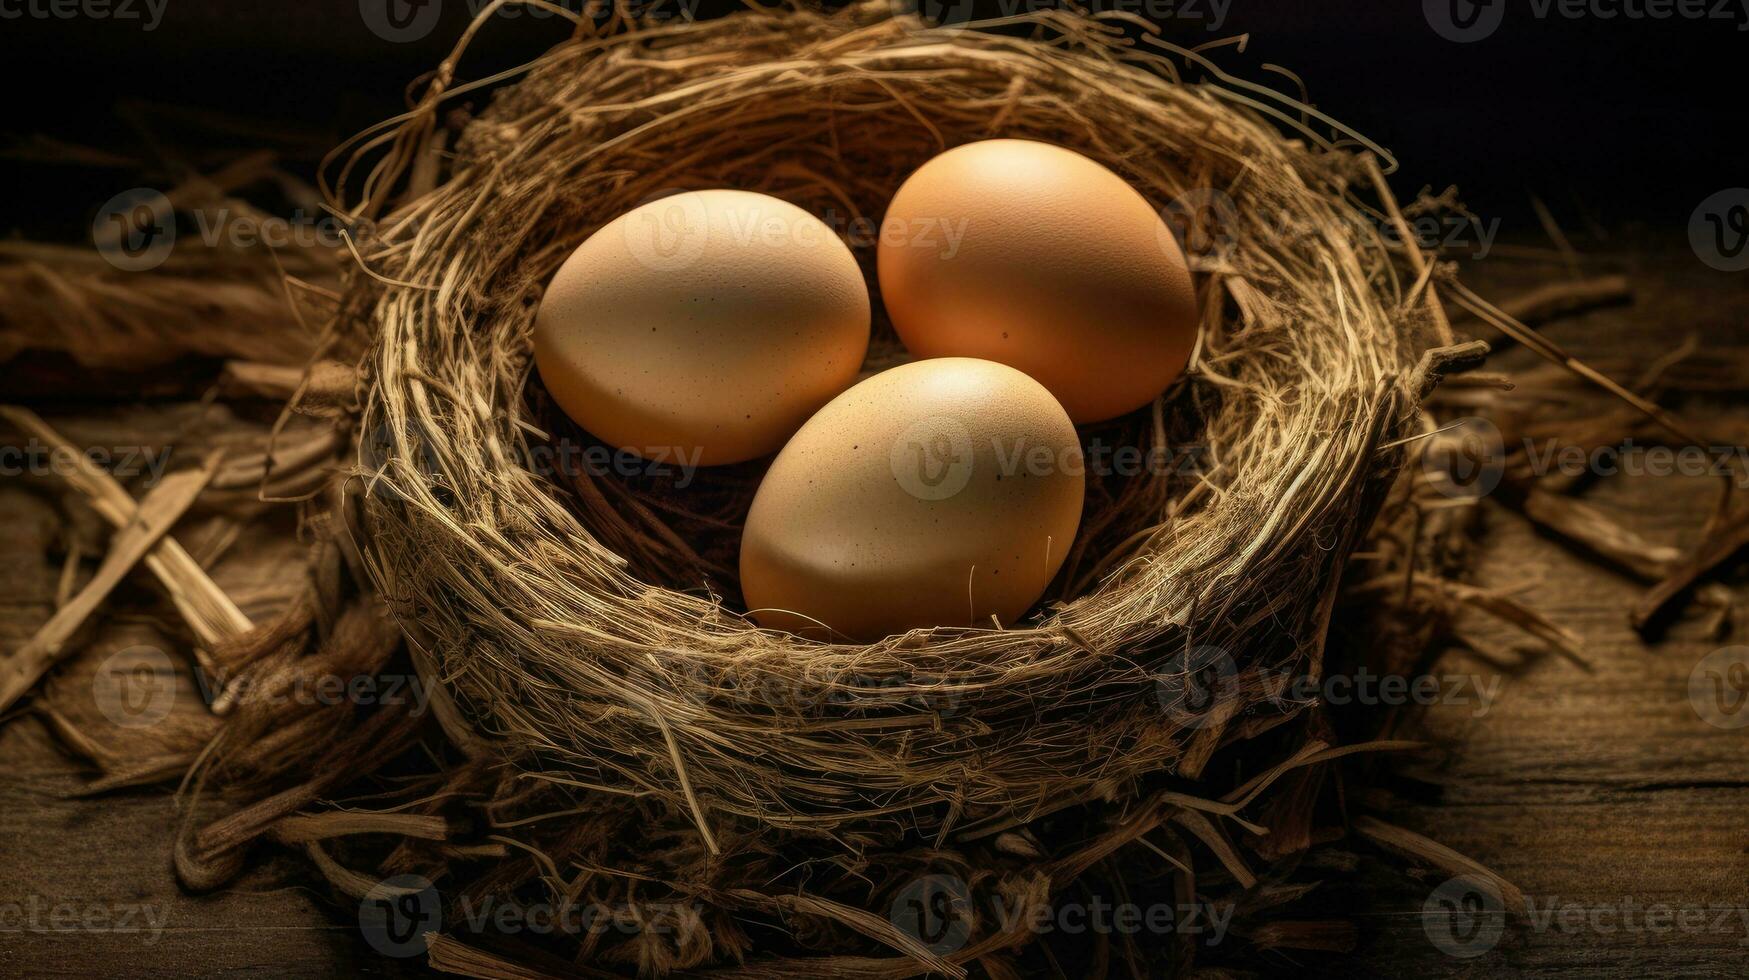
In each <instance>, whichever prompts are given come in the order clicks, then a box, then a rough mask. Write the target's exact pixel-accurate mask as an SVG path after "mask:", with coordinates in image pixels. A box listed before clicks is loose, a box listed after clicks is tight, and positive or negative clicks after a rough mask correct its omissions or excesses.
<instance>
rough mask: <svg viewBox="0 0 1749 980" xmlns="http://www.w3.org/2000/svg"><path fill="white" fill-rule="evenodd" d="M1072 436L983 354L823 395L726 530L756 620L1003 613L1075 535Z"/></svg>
mask: <svg viewBox="0 0 1749 980" xmlns="http://www.w3.org/2000/svg"><path fill="white" fill-rule="evenodd" d="M1084 493H1085V479H1084V475H1083V461H1082V453H1081V445H1080V443H1079V441H1078V440H1077V438H1076V435H1075V427H1074V425H1073V424H1072V423H1071V422H1070V421H1069V416H1068V414H1067V413H1066V412H1064V411H1063V407H1062V406H1061V405H1059V404H1058V403H1057V400H1056V399H1055V398H1053V397H1052V396H1051V393H1050V392H1049V391H1046V390H1045V388H1044V386H1043V385H1040V384H1039V383H1038V382H1037V381H1034V380H1033V379H1032V378H1029V377H1027V376H1026V375H1025V374H1022V373H1021V372H1019V371H1016V370H1015V369H1013V368H1011V367H1007V366H1005V365H1002V364H997V363H995V362H993V361H983V360H976V359H973V358H963V357H949V358H938V359H933V360H926V361H916V362H912V363H909V364H905V365H901V366H899V367H895V368H892V369H890V370H887V371H884V372H882V373H880V374H877V375H874V376H873V377H870V378H868V379H866V380H864V381H862V382H860V383H858V384H857V385H855V386H854V387H852V388H850V389H849V390H848V391H846V392H844V393H843V394H841V395H839V396H838V397H837V398H834V399H833V400H832V401H830V402H828V403H827V405H826V407H825V408H822V409H820V411H819V413H818V414H816V415H815V416H814V417H813V418H811V419H809V420H808V422H807V424H806V425H804V426H802V428H801V430H800V431H799V432H797V433H796V434H795V436H794V438H792V439H791V440H790V441H789V444H788V445H786V446H784V448H783V451H782V452H780V453H778V455H777V459H776V460H774V461H773V462H772V464H771V468H770V470H768V471H767V473H766V474H765V478H764V479H763V481H761V483H760V485H759V490H758V492H757V493H756V494H755V496H754V499H753V505H752V509H751V510H750V511H749V513H748V515H747V521H746V526H745V528H744V531H743V534H742V539H741V589H742V593H743V595H744V596H745V598H746V600H747V605H748V608H749V611H750V613H751V614H752V616H753V617H754V619H755V620H757V621H758V623H759V624H760V625H761V626H765V627H770V628H776V629H784V630H789V631H791V632H794V633H797V634H800V635H802V636H805V637H810V638H815V639H834V640H843V639H850V640H855V641H860V642H872V641H874V640H877V639H879V638H880V637H882V636H886V635H889V634H892V633H899V632H903V631H905V630H908V629H911V628H913V627H931V626H982V627H991V626H994V625H995V623H993V622H992V619H991V617H992V616H994V617H995V621H996V622H997V623H1000V624H1001V625H1002V626H1010V625H1013V624H1014V623H1015V622H1017V621H1018V620H1019V619H1020V618H1021V616H1022V615H1024V614H1025V613H1026V611H1027V610H1028V609H1029V608H1031V607H1032V606H1033V604H1034V603H1036V602H1037V601H1038V599H1039V597H1040V596H1041V595H1043V594H1044V590H1045V588H1046V586H1048V585H1049V584H1050V581H1051V579H1052V578H1053V577H1055V575H1056V574H1057V570H1058V568H1060V567H1061V566H1062V564H1063V559H1064V557H1065V556H1066V555H1068V553H1069V548H1070V545H1071V544H1073V542H1074V537H1075V529H1076V526H1077V525H1078V524H1079V523H1080V521H1081V504H1082V499H1083V495H1084Z"/></svg>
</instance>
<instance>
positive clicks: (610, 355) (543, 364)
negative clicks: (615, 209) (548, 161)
mask: <svg viewBox="0 0 1749 980" xmlns="http://www.w3.org/2000/svg"><path fill="white" fill-rule="evenodd" d="M868 339H869V300H868V287H867V285H866V284H865V283H864V281H863V276H862V272H861V270H860V269H859V268H858V266H857V264H856V260H855V258H854V257H852V255H851V254H850V249H849V248H847V247H846V246H845V244H844V243H843V242H842V241H841V240H839V238H838V237H837V236H836V235H835V234H833V232H832V230H831V229H830V228H828V227H827V226H826V225H825V223H823V222H821V221H820V220H819V219H818V218H816V217H814V216H813V215H811V214H809V213H808V212H806V211H804V210H802V209H801V208H798V207H796V206H795V205H793V204H789V203H788V202H785V201H780V200H778V199H777V198H774V197H769V196H767V195H764V194H755V193H751V192H748V191H739V190H706V191H688V192H684V193H680V194H675V195H670V196H668V197H664V198H661V199H659V200H655V201H651V202H649V203H647V204H644V205H642V206H641V207H638V208H635V209H633V210H631V211H628V212H626V213H625V214H623V215H620V216H619V217H618V218H615V219H614V220H612V221H610V222H608V223H607V224H606V225H604V226H602V227H601V228H600V229H599V230H597V231H596V232H595V233H594V234H593V235H591V236H589V238H588V239H587V240H585V241H584V242H583V244H581V245H579V246H578V247H577V250H576V251H575V252H572V253H571V255H570V256H569V257H568V258H566V260H565V261H564V263H563V264H562V265H560V267H559V271H558V272H557V273H556V274H555V275H554V276H553V279H552V282H551V284H550V285H548V287H547V290H546V294H545V296H544V297H543V298H542V300H541V304H540V309H539V310H538V312H537V313H536V315H535V321H534V360H535V365H536V367H537V369H538V370H539V372H540V378H541V381H542V382H543V383H544V384H545V386H546V389H547V391H548V392H549V393H550V394H551V395H552V397H553V400H554V401H555V402H556V403H557V404H558V406H559V407H560V408H561V409H563V410H564V412H565V414H567V415H569V416H570V417H571V418H572V419H573V420H574V421H575V422H577V424H578V425H581V426H582V427H583V428H585V429H587V430H589V432H590V433H591V434H593V435H594V436H595V437H596V438H598V439H600V440H602V441H603V442H605V443H608V444H609V445H611V446H613V447H615V448H620V449H626V450H629V451H631V452H633V453H635V454H637V455H639V456H642V457H644V458H646V459H656V460H661V461H664V462H678V463H680V464H682V465H687V464H690V465H706V466H709V465H714V464H719V463H735V462H740V461H743V460H747V459H753V458H755V457H758V456H765V455H768V454H770V453H773V452H776V451H777V450H778V448H780V447H781V446H782V445H783V443H784V440H786V439H788V438H789V436H790V435H791V434H792V433H794V432H795V431H796V429H798V428H800V427H801V425H802V423H803V422H805V421H807V419H808V416H810V415H812V414H813V413H814V411H815V410H816V409H818V408H819V407H820V406H821V405H824V404H825V403H826V402H827V401H828V400H829V399H831V398H832V397H833V396H834V395H836V394H838V393H839V392H841V391H843V390H844V389H845V388H847V387H849V386H850V384H851V383H852V382H853V381H855V380H856V374H857V371H858V370H859V369H860V367H861V365H862V359H863V356H864V355H865V354H866V353H867V351H868Z"/></svg>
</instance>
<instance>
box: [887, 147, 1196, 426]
mask: <svg viewBox="0 0 1749 980" xmlns="http://www.w3.org/2000/svg"><path fill="white" fill-rule="evenodd" d="M877 254H878V256H879V260H878V263H879V277H880V288H881V296H882V299H883V300H884V302H885V304H886V309H887V312H888V314H889V315H890V316H891V318H892V321H893V326H894V328H895V329H896V330H897V331H898V334H899V337H900V339H902V340H903V341H904V342H905V346H906V347H908V348H909V349H910V350H911V352H912V353H914V354H916V355H917V356H918V357H944V356H959V357H978V358H985V359H988V360H993V361H1000V362H1001V363H1003V364H1008V365H1011V366H1013V367H1016V368H1019V369H1020V370H1022V371H1024V372H1026V373H1027V374H1030V375H1032V376H1033V377H1034V378H1037V379H1038V380H1039V381H1040V382H1042V383H1043V384H1044V386H1045V387H1047V388H1049V389H1050V390H1051V393H1052V394H1054V395H1056V396H1057V399H1058V400H1059V401H1061V402H1062V403H1063V407H1064V408H1066V409H1068V411H1069V415H1070V417H1071V418H1073V419H1074V420H1075V421H1076V422H1078V423H1082V422H1097V421H1102V420H1104V419H1109V418H1113V417H1116V416H1118V415H1122V414H1125V413H1126V412H1130V411H1133V410H1135V409H1137V408H1140V407H1142V406H1143V405H1146V404H1148V403H1149V402H1151V401H1152V400H1153V399H1154V398H1155V396H1157V395H1158V394H1159V393H1160V392H1161V391H1163V390H1164V389H1165V388H1166V387H1167V385H1169V384H1171V383H1172V381H1173V379H1175V378H1176V377H1177V376H1178V375H1179V374H1180V373H1181V372H1182V371H1183V370H1184V365H1185V363H1186V361H1187V360H1188V358H1189V356H1190V352H1191V348H1192V347H1193V345H1194V344H1195V341H1196V328H1197V321H1198V317H1197V306H1196V297H1195V292H1194V290H1193V288H1192V283H1191V278H1190V270H1189V267H1188V266H1187V265H1186V264H1185V261H1184V255H1183V252H1182V251H1181V250H1180V249H1179V247H1178V243H1177V241H1176V239H1174V238H1173V236H1172V232H1171V229H1170V227H1169V226H1168V225H1167V224H1166V223H1165V221H1164V220H1163V219H1162V218H1161V216H1160V215H1159V214H1158V213H1157V212H1156V211H1155V210H1154V209H1153V208H1152V207H1150V206H1149V204H1148V202H1147V200H1146V199H1145V198H1143V197H1142V195H1141V194H1139V193H1137V192H1136V191H1135V190H1134V189H1133V188H1131V187H1130V186H1129V185H1128V184H1127V183H1125V182H1124V180H1123V178H1121V177H1119V176H1118V175H1117V174H1115V173H1113V172H1111V171H1110V170H1108V169H1106V168H1105V167H1104V166H1101V165H1100V164H1099V163H1097V162H1095V161H1093V160H1090V159H1088V158H1087V157H1085V156H1082V155H1081V154H1079V153H1075V152H1073V151H1071V150H1067V149H1064V148H1062V147H1059V146H1053V145H1051V144H1048V143H1040V142H1035V141H1031V140H1017V139H996V140H984V141H982V142H978V143H968V144H965V145H963V146H958V147H955V148H953V149H951V150H948V151H947V152H945V153H942V154H940V155H938V156H936V157H934V158H933V159H931V160H930V161H928V162H927V163H925V164H924V165H923V166H922V167H920V168H918V170H917V171H916V172H915V173H913V174H912V175H911V176H910V177H909V178H908V179H907V180H906V181H905V183H904V184H903V185H902V186H901V187H900V188H899V191H898V193H897V194H895V195H894V196H893V200H892V203H891V205H890V206H889V207H888V209H887V214H886V217H885V218H884V219H883V221H882V229H881V240H880V247H879V250H878V253H877Z"/></svg>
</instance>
